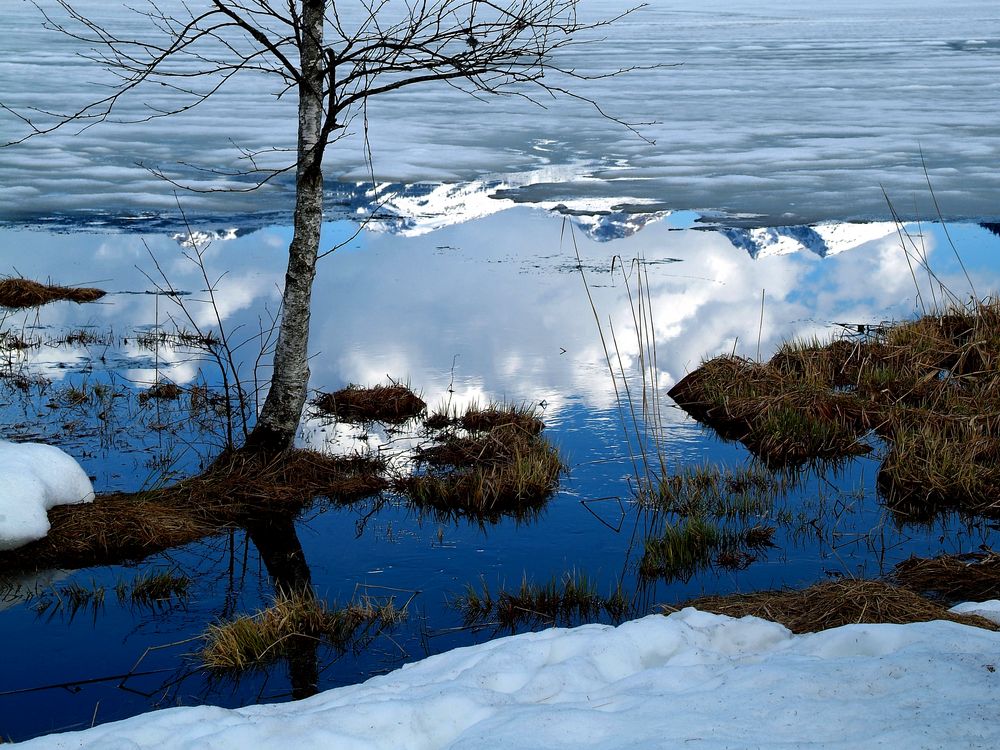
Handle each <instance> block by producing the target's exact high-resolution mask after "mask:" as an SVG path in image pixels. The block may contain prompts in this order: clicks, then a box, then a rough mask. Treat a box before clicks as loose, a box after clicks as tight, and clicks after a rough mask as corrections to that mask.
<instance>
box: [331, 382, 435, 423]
mask: <svg viewBox="0 0 1000 750" xmlns="http://www.w3.org/2000/svg"><path fill="white" fill-rule="evenodd" d="M312 405H313V407H314V408H315V409H316V410H317V411H319V412H320V413H321V414H324V415H326V416H332V417H336V418H337V419H340V420H343V421H345V422H385V423H389V424H399V423H401V422H405V421H407V420H409V419H412V418H413V417H416V416H419V415H420V414H422V413H423V412H424V410H425V409H426V408H427V404H426V403H424V401H423V400H422V399H421V398H420V397H419V396H418V395H417V394H416V393H414V392H413V391H411V390H410V389H409V388H408V387H407V386H405V385H402V384H401V383H396V382H393V383H392V384H391V385H376V386H372V387H370V388H366V387H363V386H360V385H354V384H351V385H349V386H347V387H346V388H341V389H340V390H339V391H336V392H334V393H322V394H320V395H319V396H318V397H316V398H315V399H314V400H313V402H312Z"/></svg>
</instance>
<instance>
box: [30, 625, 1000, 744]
mask: <svg viewBox="0 0 1000 750" xmlns="http://www.w3.org/2000/svg"><path fill="white" fill-rule="evenodd" d="M997 661H1000V634H997V633H993V632H988V631H985V630H980V629H977V628H973V627H968V626H964V625H958V624H956V623H952V622H931V623H921V624H917V625H852V626H847V627H842V628H837V629H835V630H829V631H825V632H822V633H817V634H812V635H804V636H795V635H792V634H791V633H790V632H789V631H788V630H786V629H785V628H784V627H782V626H780V625H776V624H774V623H771V622H766V621H764V620H760V619H757V618H752V617H745V618H743V619H740V620H734V619H732V618H729V617H722V616H717V615H711V614H707V613H703V612H699V611H697V610H694V609H686V610H684V611H682V612H679V613H676V614H674V615H671V616H670V617H663V616H660V615H653V616H650V617H646V618H644V619H642V620H636V621H634V622H628V623H625V624H623V625H621V626H619V627H617V628H612V627H607V626H601V625H587V626H584V627H580V628H575V629H572V630H560V629H554V630H547V631H544V632H541V633H529V634H525V635H519V636H515V637H511V638H503V639H500V640H496V641H492V642H489V643H485V644H483V645H480V646H474V647H470V648H462V649H456V650H454V651H450V652H448V653H444V654H440V655H437V656H432V657H430V658H428V659H424V660H423V661H421V662H417V663H415V664H411V665H408V666H406V667H403V668H402V669H399V670H397V671H395V672H393V673H391V674H388V675H384V676H380V677H375V678H372V679H371V680H369V681H367V682H365V683H363V684H361V685H352V686H349V687H343V688H338V689H335V690H330V691H328V692H325V693H322V694H320V695H317V696H315V697H313V698H310V699H308V700H304V701H300V702H298V703H285V704H279V705H266V706H253V707H250V708H243V709H238V710H226V709H222V708H212V707H199V708H174V709H168V710H164V711H158V712H155V713H151V714H146V715H143V716H136V717H134V718H131V719H127V720H125V721H121V722H117V723H113V724H107V725H104V726H99V727H96V728H93V729H90V730H87V731H84V732H76V733H71V734H64V735H53V736H50V737H43V738H40V739H37V740H34V741H32V742H28V743H26V744H25V747H27V748H71V747H72V748H101V750H125V749H126V748H156V749H157V750H167V749H168V748H192V749H193V748H199V749H202V748H217V749H222V748H227V749H228V748H247V747H282V748H337V749H338V750H348V749H350V750H354V749H358V750H360V749H361V748H365V749H366V750H369V749H370V750H375V749H380V748H387V749H388V748H392V750H404V749H412V750H415V749H417V748H450V749H451V750H459V749H461V750H469V749H471V748H523V749H534V748H537V749H538V750H543V749H544V750H559V749H560V748H567V750H569V749H572V750H579V749H580V748H581V747H587V748H602V749H612V748H659V747H691V748H743V747H769V748H773V747H779V746H780V747H782V748H795V747H807V746H808V747H810V748H817V747H828V748H829V747H836V748H858V747H872V746H880V747H891V748H918V747H927V748H931V747H934V748H937V747H990V748H992V747H1000V723H998V722H997V721H996V706H997V704H998V702H1000V672H995V671H994V670H993V668H992V667H993V665H994V664H995V663H997Z"/></svg>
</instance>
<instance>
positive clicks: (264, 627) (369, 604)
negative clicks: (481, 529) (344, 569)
mask: <svg viewBox="0 0 1000 750" xmlns="http://www.w3.org/2000/svg"><path fill="white" fill-rule="evenodd" d="M406 617H407V611H406V609H405V608H403V609H397V608H396V607H395V604H394V602H393V601H392V600H391V599H390V600H389V601H387V602H376V601H374V600H372V599H370V598H366V599H363V600H362V601H360V602H351V603H350V604H348V605H347V606H345V607H334V608H333V609H329V608H328V607H327V606H326V603H325V602H322V601H320V600H318V599H316V598H315V597H314V596H312V594H310V593H302V594H295V595H291V596H279V597H278V598H277V599H275V601H274V604H272V605H271V606H270V607H268V608H267V609H263V610H260V611H259V612H257V613H256V614H255V615H249V616H245V617H239V618H237V619H235V620H230V621H228V622H221V623H217V624H215V625H210V626H209V628H208V631H207V632H206V633H205V647H204V648H203V649H202V651H201V653H200V654H199V656H200V657H201V661H202V663H203V664H204V665H205V666H206V667H208V668H209V669H212V670H220V671H242V670H248V669H256V668H260V667H263V666H265V665H267V664H269V663H271V662H274V661H275V660H277V659H279V658H284V657H287V656H288V655H289V653H290V652H291V650H292V649H293V648H294V647H295V645H296V641H300V640H302V639H309V640H318V641H323V642H326V643H328V644H330V645H333V646H334V647H336V648H341V649H343V648H346V647H347V645H348V644H350V643H351V641H352V640H354V639H355V638H356V637H357V634H358V631H359V630H360V629H362V628H363V627H372V626H374V627H377V628H378V629H379V630H381V629H383V628H387V627H391V626H393V625H396V624H398V623H400V622H402V621H403V620H405V619H406Z"/></svg>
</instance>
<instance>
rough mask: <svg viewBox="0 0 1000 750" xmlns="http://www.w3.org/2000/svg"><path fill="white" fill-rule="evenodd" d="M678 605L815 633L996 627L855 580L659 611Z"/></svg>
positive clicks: (892, 588) (878, 584)
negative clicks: (921, 625)
mask: <svg viewBox="0 0 1000 750" xmlns="http://www.w3.org/2000/svg"><path fill="white" fill-rule="evenodd" d="M683 607H695V608H697V609H700V610H703V611H705V612H713V613H715V614H719V615H728V616H730V617H745V616H747V615H752V616H753V617H761V618H763V619H765V620H771V621H772V622H778V623H781V624H782V625H784V626H785V627H786V628H788V629H789V630H791V631H792V632H793V633H815V632H817V631H820V630H827V629H829V628H836V627H840V626H841V625H851V624H855V623H896V624H905V623H911V622H929V621H931V620H951V621H952V622H959V623H962V624H965V625H974V626H976V627H980V628H985V629H987V630H998V629H1000V628H998V626H997V625H996V624H994V623H993V622H991V621H989V620H987V619H986V618H984V617H979V616H978V615H960V614H955V613H953V612H949V611H948V610H947V609H946V608H945V607H944V606H942V605H941V604H939V603H937V602H933V601H930V600H929V599H925V598H924V597H922V596H920V595H918V594H915V593H913V592H912V591H908V590H906V589H904V588H900V587H898V586H893V585H892V584H889V583H885V582H882V581H867V580H856V579H845V580H841V581H824V582H822V583H817V584H815V585H813V586H810V587H809V588H806V589H803V590H801V591H760V592H757V593H753V594H730V595H728V596H704V597H700V598H698V599H693V600H691V601H688V602H685V603H684V604H682V605H679V606H677V607H673V606H664V607H663V611H664V612H665V613H667V614H669V613H670V612H676V611H678V610H679V609H681V608H683Z"/></svg>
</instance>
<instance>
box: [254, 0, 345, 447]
mask: <svg viewBox="0 0 1000 750" xmlns="http://www.w3.org/2000/svg"><path fill="white" fill-rule="evenodd" d="M301 2H302V36H301V42H300V48H299V55H300V70H301V80H300V81H299V83H298V94H299V129H298V152H297V157H298V168H297V170H296V175H295V219H294V229H293V234H292V243H291V245H290V246H289V248H288V270H287V271H286V273H285V289H284V293H283V295H282V303H281V324H280V327H279V329H278V341H277V344H276V345H275V350H274V369H273V372H272V375H271V387H270V390H269V391H268V393H267V398H266V399H265V400H264V406H263V408H262V409H261V412H260V415H259V416H258V418H257V424H256V425H255V426H254V429H253V432H252V433H251V434H250V436H249V438H248V439H247V444H246V448H247V449H250V450H259V451H280V450H284V449H285V448H288V447H290V446H291V445H292V442H293V441H294V439H295V432H296V429H297V428H298V425H299V420H300V419H301V417H302V409H303V407H304V406H305V402H306V389H307V386H308V383H309V359H308V356H309V316H310V305H311V300H312V284H313V278H314V277H315V275H316V256H317V254H318V252H319V239H320V228H321V226H322V222H323V169H322V162H323V151H324V147H325V145H326V144H325V142H324V139H323V138H322V133H323V115H324V107H323V105H324V102H323V80H324V75H325V70H324V53H323V10H324V5H325V2H324V0H301Z"/></svg>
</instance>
